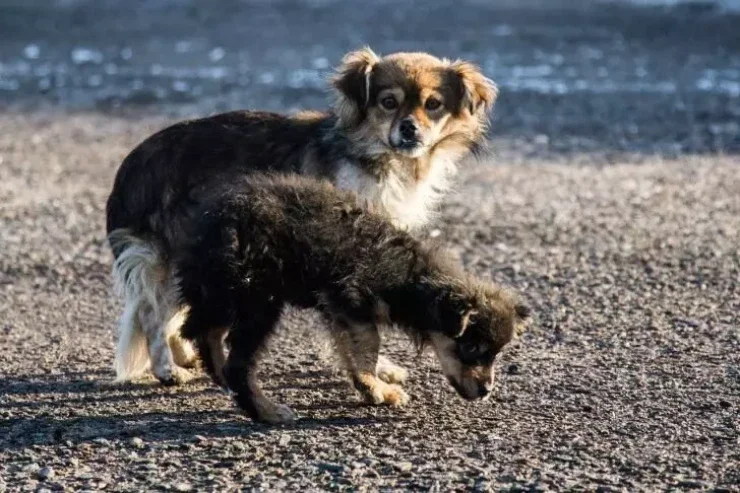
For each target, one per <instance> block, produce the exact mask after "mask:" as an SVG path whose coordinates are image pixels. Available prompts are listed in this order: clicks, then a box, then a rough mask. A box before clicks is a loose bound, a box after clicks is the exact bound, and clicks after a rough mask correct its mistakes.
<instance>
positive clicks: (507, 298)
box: [429, 282, 529, 400]
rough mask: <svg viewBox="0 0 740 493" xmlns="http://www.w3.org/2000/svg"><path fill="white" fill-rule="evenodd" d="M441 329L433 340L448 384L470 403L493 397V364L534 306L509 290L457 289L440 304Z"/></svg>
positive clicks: (477, 285) (479, 285)
mask: <svg viewBox="0 0 740 493" xmlns="http://www.w3.org/2000/svg"><path fill="white" fill-rule="evenodd" d="M437 312H438V313H437V316H438V317H439V320H440V326H439V327H440V328H441V329H442V330H441V331H435V332H432V333H431V334H430V335H429V339H430V342H431V345H432V347H433V348H434V351H435V353H436V354H437V357H438V358H439V361H440V363H441V365H442V371H443V372H444V374H445V376H446V377H447V380H449V382H450V383H451V384H452V386H453V387H454V388H455V390H457V392H458V393H459V394H460V395H461V396H462V397H464V398H465V399H468V400H475V399H483V398H486V397H488V395H489V394H490V393H491V390H492V389H493V382H494V371H493V362H494V359H495V358H496V355H497V354H498V353H499V352H500V351H501V349H502V348H503V347H504V346H505V345H506V344H508V343H509V342H510V341H511V340H512V339H513V338H514V336H515V335H516V334H517V333H518V332H520V331H521V330H523V328H524V325H525V323H526V320H527V319H528V318H529V307H528V306H527V305H525V304H524V303H522V302H521V301H519V300H517V299H516V297H514V296H513V295H511V294H510V293H508V292H507V291H505V290H503V289H500V288H497V287H494V286H491V285H487V284H483V283H478V282H476V283H475V286H474V287H473V288H472V289H471V288H470V287H469V286H468V285H463V286H457V287H456V286H454V285H453V287H451V288H449V290H447V291H445V293H444V295H443V296H442V298H441V299H439V301H438V304H437Z"/></svg>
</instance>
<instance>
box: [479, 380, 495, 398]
mask: <svg viewBox="0 0 740 493" xmlns="http://www.w3.org/2000/svg"><path fill="white" fill-rule="evenodd" d="M492 390H493V382H478V396H479V397H485V396H487V395H488V394H490V393H491V391H492Z"/></svg>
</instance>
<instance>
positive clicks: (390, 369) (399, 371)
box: [375, 356, 409, 383]
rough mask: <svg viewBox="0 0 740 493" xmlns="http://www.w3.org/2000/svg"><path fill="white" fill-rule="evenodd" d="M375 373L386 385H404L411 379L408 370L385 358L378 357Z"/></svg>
mask: <svg viewBox="0 0 740 493" xmlns="http://www.w3.org/2000/svg"><path fill="white" fill-rule="evenodd" d="M375 373H376V375H377V376H378V378H379V379H381V380H382V381H384V382H385V383H404V382H405V381H406V379H407V378H408V377H409V372H408V371H407V370H406V368H404V367H402V366H398V365H397V364H395V363H393V362H392V361H391V360H389V359H388V358H386V357H385V356H378V364H377V365H376V370H375Z"/></svg>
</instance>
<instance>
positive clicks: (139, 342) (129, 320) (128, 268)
mask: <svg viewBox="0 0 740 493" xmlns="http://www.w3.org/2000/svg"><path fill="white" fill-rule="evenodd" d="M108 241H109V243H110V246H111V249H112V250H113V252H114V254H115V255H116V259H115V261H114V262H113V269H112V275H113V286H114V289H115V292H116V294H117V295H118V296H120V297H121V298H122V299H123V301H124V310H123V315H122V316H121V319H120V321H119V329H118V344H117V346H116V358H115V363H114V368H115V370H116V381H119V382H121V381H126V380H130V379H132V378H136V377H137V376H139V375H141V374H142V373H143V372H145V371H146V370H147V368H148V367H149V363H150V361H149V353H148V351H147V343H146V335H145V334H144V331H143V328H142V326H141V320H140V317H139V312H140V310H142V309H151V310H153V311H154V314H155V316H156V317H157V319H158V320H163V317H162V315H163V314H164V309H165V306H164V304H165V303H166V299H165V296H164V292H163V289H164V285H165V280H166V272H167V268H166V264H165V262H164V259H163V258H162V255H161V253H160V250H159V249H158V248H157V246H156V245H155V244H153V243H152V242H150V241H147V240H145V239H143V238H140V237H138V236H134V235H133V234H132V232H131V231H130V230H128V229H117V230H114V231H112V232H111V233H110V234H109V235H108ZM159 330H161V328H160V329H159Z"/></svg>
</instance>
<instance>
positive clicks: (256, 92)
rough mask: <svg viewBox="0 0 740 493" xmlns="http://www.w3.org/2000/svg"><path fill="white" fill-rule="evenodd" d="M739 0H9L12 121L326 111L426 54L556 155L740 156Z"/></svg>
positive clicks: (2, 69)
mask: <svg viewBox="0 0 740 493" xmlns="http://www.w3.org/2000/svg"><path fill="white" fill-rule="evenodd" d="M739 3H740V2H738V1H736V0H725V1H721V0H716V1H694V2H691V1H670V0H664V1H650V0H634V1H615V2H610V1H600V0H565V1H563V0H498V1H483V0H477V1H476V0H467V1H454V2H452V1H442V0H427V1H423V2H421V1H419V2H411V1H404V0H393V1H386V0H375V1H362V2H355V1H338V0H304V1H299V0H292V1H285V0H279V1H269V0H252V1H235V0H219V1H207V0H202V1H186V0H128V1H122V0H119V1H113V0H48V1H40V0H3V1H0V109H3V108H4V109H5V110H14V109H15V110H17V109H27V108H38V107H49V106H51V107H57V108H62V109H64V110H72V111H78V110H80V111H89V110H93V111H102V112H110V113H126V112H140V111H143V112H155V113H164V114H168V115H172V116H173V117H181V116H190V115H198V114H206V113H211V112H215V111H225V110H229V109H236V108H247V107H259V108H267V109H272V110H289V111H290V110H296V109H301V108H323V107H325V106H326V103H327V98H326V90H327V89H326V83H325V79H326V76H327V75H328V74H329V73H330V71H331V69H332V67H333V66H334V65H336V64H337V63H338V61H339V60H340V59H341V56H342V54H343V53H345V52H347V51H349V50H351V49H354V48H357V47H359V46H362V45H364V44H368V45H370V46H371V47H372V48H373V49H375V50H376V51H377V52H379V53H381V54H383V53H389V52H392V51H401V50H423V51H428V52H431V53H433V54H436V55H439V56H447V57H452V58H458V57H460V58H466V59H470V60H473V61H475V62H477V63H479V64H480V65H481V66H482V67H483V69H484V71H485V72H486V74H487V75H489V76H490V77H491V78H493V79H494V80H495V81H496V82H497V83H498V84H499V86H500V87H501V96H500V99H499V102H498V104H497V106H496V110H495V120H494V122H495V124H494V128H493V135H496V136H499V137H510V138H512V139H513V140H515V141H520V142H523V143H526V144H527V145H531V146H534V147H535V148H543V147H544V148H546V149H547V150H548V151H554V152H560V151H570V150H578V151H590V150H603V149H607V150H615V151H639V152H648V153H660V154H663V155H669V156H670V155H677V154H682V153H684V154H685V153H714V152H722V153H736V152H738V151H740V125H739V124H738V122H740V27H739V26H740V8H739V7H740V6H739V5H738V4H739Z"/></svg>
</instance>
